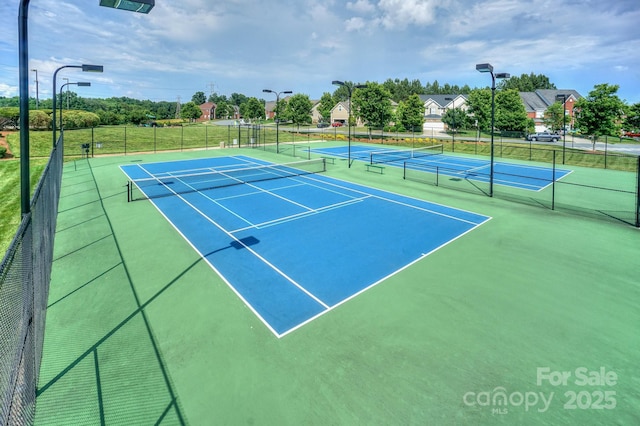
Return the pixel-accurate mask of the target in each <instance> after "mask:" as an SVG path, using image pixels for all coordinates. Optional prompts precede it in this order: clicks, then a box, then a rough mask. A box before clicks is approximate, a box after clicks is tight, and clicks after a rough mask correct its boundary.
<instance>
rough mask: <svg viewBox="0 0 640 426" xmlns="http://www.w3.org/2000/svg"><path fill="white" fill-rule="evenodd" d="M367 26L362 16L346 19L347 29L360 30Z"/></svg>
mask: <svg viewBox="0 0 640 426" xmlns="http://www.w3.org/2000/svg"><path fill="white" fill-rule="evenodd" d="M365 26H366V23H365V21H364V19H362V18H360V17H355V18H351V19H347V20H346V21H345V28H346V30H347V31H360V30H361V29H363V28H364V27H365Z"/></svg>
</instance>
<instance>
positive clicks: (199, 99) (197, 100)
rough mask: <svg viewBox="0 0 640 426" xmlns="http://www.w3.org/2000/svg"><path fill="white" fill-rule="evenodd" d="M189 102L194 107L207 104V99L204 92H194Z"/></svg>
mask: <svg viewBox="0 0 640 426" xmlns="http://www.w3.org/2000/svg"><path fill="white" fill-rule="evenodd" d="M191 102H193V103H194V104H196V105H202V104H203V103H205V102H207V97H206V96H205V95H204V92H196V93H194V94H193V96H192V97H191Z"/></svg>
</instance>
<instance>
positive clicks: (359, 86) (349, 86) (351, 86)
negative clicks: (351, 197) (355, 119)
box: [331, 80, 367, 168]
mask: <svg viewBox="0 0 640 426" xmlns="http://www.w3.org/2000/svg"><path fill="white" fill-rule="evenodd" d="M331 84H333V85H335V86H344V87H346V88H347V90H348V91H349V119H348V121H349V130H348V132H349V152H348V161H347V162H348V165H349V168H351V110H352V109H353V108H352V105H351V95H352V93H353V89H363V88H365V87H367V86H366V85H365V84H356V85H354V84H350V83H345V82H344V81H339V80H333V81H332V82H331Z"/></svg>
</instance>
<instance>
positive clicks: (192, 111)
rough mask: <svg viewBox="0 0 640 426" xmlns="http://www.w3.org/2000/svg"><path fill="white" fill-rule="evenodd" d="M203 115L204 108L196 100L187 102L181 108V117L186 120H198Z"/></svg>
mask: <svg viewBox="0 0 640 426" xmlns="http://www.w3.org/2000/svg"><path fill="white" fill-rule="evenodd" d="M201 115H202V110H201V109H200V108H199V107H198V105H196V104H195V102H187V103H186V104H184V105H182V108H180V118H182V119H185V120H190V121H191V120H196V119H198V118H200V116H201Z"/></svg>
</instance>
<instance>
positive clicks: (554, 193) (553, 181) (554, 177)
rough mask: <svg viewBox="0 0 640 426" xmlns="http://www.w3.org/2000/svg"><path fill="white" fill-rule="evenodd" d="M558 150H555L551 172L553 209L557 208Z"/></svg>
mask: <svg viewBox="0 0 640 426" xmlns="http://www.w3.org/2000/svg"><path fill="white" fill-rule="evenodd" d="M557 152H558V151H556V150H555V149H554V150H553V172H552V173H551V210H555V209H556V154H557Z"/></svg>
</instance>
